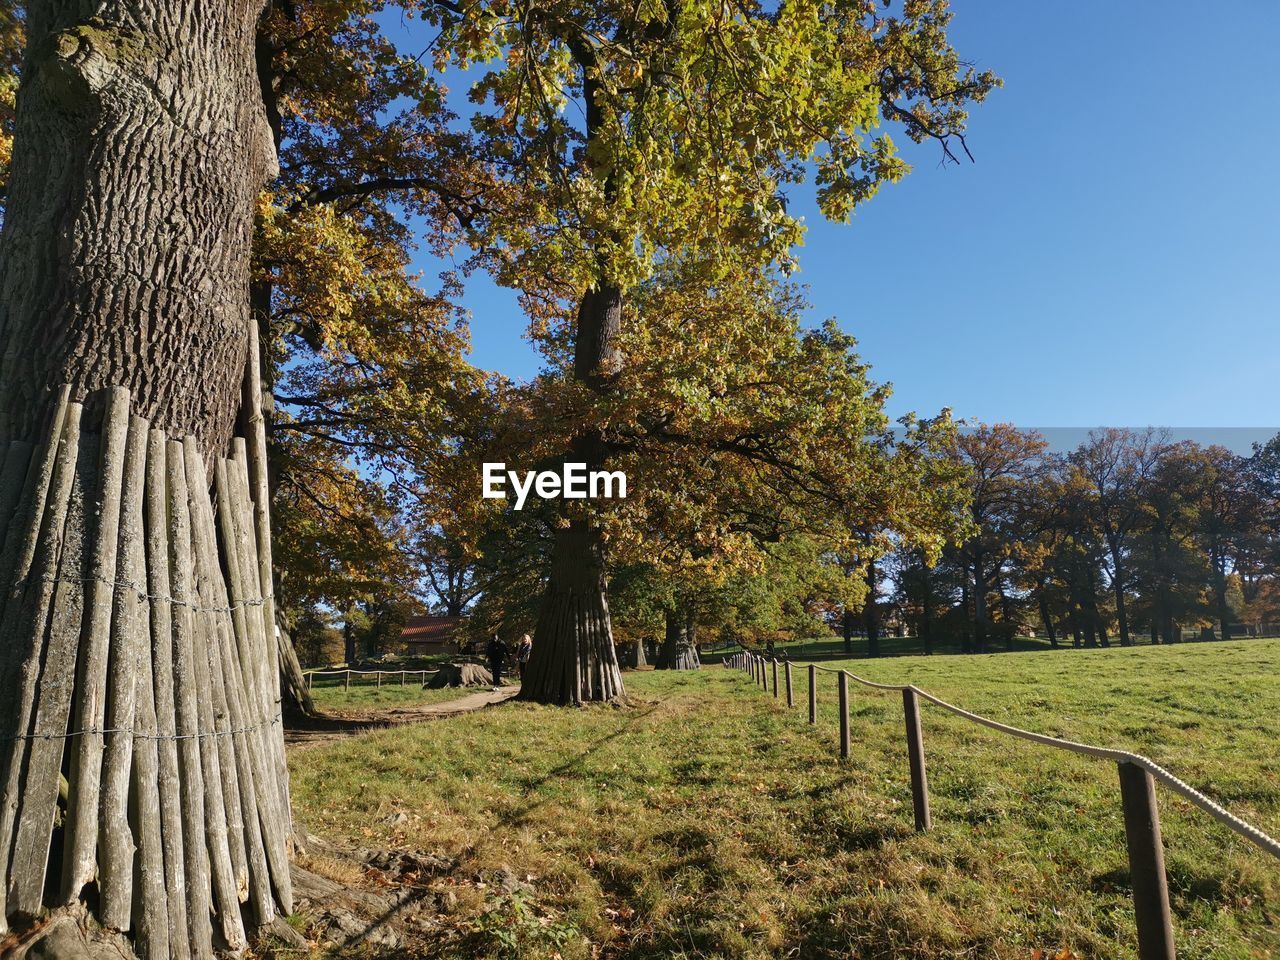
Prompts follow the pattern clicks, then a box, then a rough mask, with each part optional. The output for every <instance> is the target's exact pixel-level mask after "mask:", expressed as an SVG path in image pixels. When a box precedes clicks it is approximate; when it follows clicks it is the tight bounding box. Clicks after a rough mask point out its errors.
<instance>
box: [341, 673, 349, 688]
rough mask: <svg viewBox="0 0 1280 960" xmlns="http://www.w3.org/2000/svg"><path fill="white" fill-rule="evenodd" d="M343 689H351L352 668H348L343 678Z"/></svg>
mask: <svg viewBox="0 0 1280 960" xmlns="http://www.w3.org/2000/svg"><path fill="white" fill-rule="evenodd" d="M342 689H343V690H350V689H351V671H350V670H348V671H347V672H346V675H345V676H344V677H343V678H342Z"/></svg>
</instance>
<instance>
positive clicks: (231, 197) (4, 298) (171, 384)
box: [0, 0, 275, 454]
mask: <svg viewBox="0 0 1280 960" xmlns="http://www.w3.org/2000/svg"><path fill="white" fill-rule="evenodd" d="M260 9H261V4H260V3H250V2H248V0H232V2H227V3H219V4H202V3H197V2H195V0H181V2H166V3H160V2H157V0H140V2H137V3H130V4H121V3H105V4H104V3H89V2H85V0H82V2H78V3H76V2H72V3H54V2H51V0H32V2H31V3H29V4H28V15H27V35H28V37H29V38H30V42H29V43H28V49H27V57H26V62H25V64H24V67H23V82H22V87H21V90H20V92H19V96H18V108H17V125H16V131H15V149H14V155H13V163H12V170H11V174H10V181H9V191H8V198H7V203H8V206H7V209H6V211H5V224H4V237H3V240H2V241H0V243H2V245H3V247H2V249H3V258H4V259H3V263H4V272H3V276H2V277H0V343H3V345H4V350H3V352H2V353H0V436H5V437H9V438H11V439H17V438H21V439H26V440H33V439H36V438H37V437H38V436H39V435H40V434H41V432H42V431H43V429H44V428H45V426H46V425H47V424H48V421H49V410H50V407H51V405H52V401H53V399H54V398H55V397H56V395H57V391H58V388H59V387H60V386H61V385H63V384H69V385H70V386H71V394H72V399H73V400H81V399H84V398H86V397H87V396H88V395H89V394H90V393H91V392H94V391H96V390H99V389H101V388H103V387H108V386H123V387H125V388H127V389H128V390H129V391H130V394H131V397H132V401H133V404H134V410H135V412H136V413H137V414H138V415H140V416H143V417H146V418H147V419H148V420H150V421H151V422H152V423H153V424H155V425H156V426H157V427H159V428H161V429H164V430H165V431H167V432H168V433H169V434H170V435H171V436H187V435H190V436H194V437H195V438H196V440H197V442H198V443H199V445H200V448H201V449H202V450H203V451H204V452H205V453H206V454H209V453H212V452H220V453H221V452H225V451H226V447H227V443H228V442H229V441H230V439H231V434H232V430H233V428H234V426H235V422H236V417H237V415H238V413H239V411H240V403H241V378H242V374H243V371H244V369H245V359H246V358H245V351H246V349H247V345H248V337H247V335H246V325H247V319H248V289H249V240H250V232H251V229H252V223H253V209H254V201H255V198H256V197H257V194H258V191H259V189H260V188H261V186H262V185H263V184H264V183H265V182H266V180H267V179H268V178H269V175H270V174H271V173H272V172H273V169H274V163H275V151H274V148H273V145H272V140H271V135H270V131H269V129H268V127H267V123H266V119H265V114H264V111H263V108H262V98H261V92H260V87H259V84H258V79H257V76H256V72H255V68H254V54H253V46H254V37H255V26H256V20H257V15H258V12H259V11H260Z"/></svg>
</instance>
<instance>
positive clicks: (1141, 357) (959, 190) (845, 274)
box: [421, 0, 1280, 446]
mask: <svg viewBox="0 0 1280 960" xmlns="http://www.w3.org/2000/svg"><path fill="white" fill-rule="evenodd" d="M898 2H900V0H898ZM895 6H896V2H895ZM953 9H954V10H955V12H956V19H955V22H954V24H953V28H952V37H953V39H954V42H955V44H956V46H957V49H959V50H960V52H961V54H962V55H963V56H965V57H966V58H967V59H970V60H973V61H974V62H975V63H976V64H977V65H978V66H980V67H983V68H985V67H990V68H992V69H994V70H996V72H997V73H999V74H1000V76H1002V77H1003V78H1004V80H1005V87H1004V89H1002V90H1000V91H997V92H996V93H994V94H993V95H992V96H991V98H990V99H989V100H988V102H987V103H986V104H984V105H982V106H981V107H979V108H977V110H976V111H975V113H974V116H973V118H972V122H971V125H970V136H969V143H970V147H971V149H972V150H973V153H974V156H975V157H976V160H977V162H976V163H975V164H969V163H967V162H966V163H964V164H963V165H961V166H948V167H945V168H943V167H940V166H939V162H938V161H939V159H940V157H939V154H938V151H937V150H936V149H935V148H933V147H930V146H927V145H926V146H923V147H920V148H916V147H914V146H913V145H911V144H910V143H909V142H908V141H906V140H905V138H902V137H898V138H895V139H898V140H899V142H900V143H901V144H902V146H903V147H904V152H905V153H907V155H908V156H909V158H910V159H911V160H912V162H913V163H914V165H915V170H914V172H913V173H912V174H911V175H910V176H909V177H908V178H907V179H906V180H905V181H904V182H903V183H901V184H899V185H897V186H895V187H892V188H889V189H887V190H885V191H883V192H882V193H881V194H880V195H879V196H878V197H877V198H875V199H874V200H873V201H872V202H871V203H870V204H869V205H867V206H866V207H865V208H863V210H862V211H860V212H859V214H858V215H857V217H856V219H855V222H854V223H853V224H852V225H850V226H840V225H833V224H829V223H826V222H824V221H823V220H822V219H821V217H820V215H819V214H818V213H817V211H816V209H815V208H814V206H813V203H812V200H811V195H810V194H809V192H808V191H803V192H802V193H800V194H798V195H796V196H795V197H794V198H793V207H792V209H793V210H799V211H801V212H803V213H805V214H806V217H807V221H808V223H809V226H810V232H809V236H808V240H807V242H806V245H805V247H804V249H803V250H802V251H801V252H800V262H801V273H800V277H799V279H800V280H801V281H803V282H804V283H806V284H807V285H808V286H809V288H810V295H811V298H812V300H813V303H814V314H813V320H814V322H817V321H819V320H821V319H822V318H824V317H827V316H835V317H836V318H837V319H838V320H839V321H840V323H841V325H842V326H843V327H844V328H845V329H846V330H848V331H850V332H851V333H853V334H854V335H856V336H857V337H858V339H859V340H860V342H861V352H862V354H863V356H864V357H865V358H866V359H867V360H868V361H870V362H871V364H872V365H873V369H874V371H875V375H876V376H877V377H878V378H879V379H881V380H888V381H891V382H892V383H893V384H894V387H895V396H894V398H893V400H892V401H891V412H892V413H894V414H895V415H897V414H900V413H903V412H905V411H907V410H916V411H918V412H920V413H923V414H929V413H933V412H936V411H937V410H938V409H939V408H941V407H943V406H950V407H951V408H952V409H953V410H954V411H955V413H956V414H957V415H958V416H962V417H972V418H977V419H982V420H986V421H996V420H1007V421H1011V422H1014V423H1017V424H1019V425H1022V426H1027V427H1060V426H1093V425H1100V424H1107V425H1131V426H1140V425H1147V424H1157V425H1167V426H1174V427H1254V428H1259V427H1276V426H1280V415H1277V406H1278V404H1280V399H1278V397H1277V394H1278V392H1280V391H1278V387H1277V380H1278V379H1280V378H1278V377H1277V373H1278V372H1280V322H1278V321H1280V290H1278V289H1277V288H1278V287H1280V184H1278V182H1277V179H1276V170H1277V167H1278V160H1280V108H1278V107H1277V101H1278V100H1280V82H1278V81H1277V79H1276V73H1275V71H1274V64H1275V44H1276V42H1277V40H1278V39H1280V3H1278V2H1276V0H1245V2H1241V3H1236V4H1232V5H1230V6H1229V7H1220V6H1208V7H1206V6H1197V7H1192V6H1191V5H1190V4H1182V3H1176V4H1156V3H1133V4H1121V3H1102V2H1100V0H1087V2H1080V3H1073V4H1063V3H1044V2H1028V0H953ZM1193 14H1194V15H1193ZM421 266H422V267H423V268H424V269H425V270H427V271H428V273H431V272H434V268H433V266H432V265H431V263H430V262H429V261H426V260H425V259H424V261H423V262H422V264H421ZM465 300H466V304H467V306H468V307H470V309H471V310H472V312H473V326H472V333H473V339H474V353H473V357H472V359H473V360H474V362H476V363H477V364H479V365H480V366H483V367H487V368H490V369H496V370H500V371H502V372H504V373H506V374H509V375H511V376H515V377H521V378H523V377H528V376H530V375H531V374H532V373H534V372H535V371H536V370H537V368H538V358H537V356H536V354H535V353H534V351H533V350H532V348H531V347H530V345H529V344H528V343H527V341H525V340H524V339H523V336H522V334H523V330H524V325H525V322H524V319H523V317H522V316H521V315H520V311H519V308H518V306H517V305H516V302H515V298H514V296H512V295H511V294H510V293H509V292H507V291H503V290H498V289H495V288H494V287H493V286H492V285H491V284H490V283H488V281H487V280H485V279H484V278H479V277H477V278H473V280H472V282H471V284H470V286H469V288H468V291H467V294H466V297H465ZM1232 445H1233V446H1234V445H1236V444H1235V443H1233V444H1232Z"/></svg>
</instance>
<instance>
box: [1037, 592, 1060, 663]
mask: <svg viewBox="0 0 1280 960" xmlns="http://www.w3.org/2000/svg"><path fill="white" fill-rule="evenodd" d="M1038 593H1039V594H1040V596H1039V597H1038V598H1037V602H1038V604H1039V607H1040V622H1041V623H1043V624H1044V632H1045V636H1047V637H1048V638H1049V646H1050V647H1052V648H1053V649H1055V650H1056V649H1057V648H1058V635H1057V633H1055V632H1054V629H1053V616H1052V614H1050V613H1049V598H1048V597H1046V596H1045V595H1044V586H1043V585H1041V587H1040V590H1039V591H1038Z"/></svg>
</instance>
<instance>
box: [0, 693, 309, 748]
mask: <svg viewBox="0 0 1280 960" xmlns="http://www.w3.org/2000/svg"><path fill="white" fill-rule="evenodd" d="M277 702H279V701H277ZM283 722H284V721H283V718H281V717H272V718H271V719H269V720H264V721H261V722H259V723H254V724H250V725H249V726H245V727H234V728H232V729H230V730H206V731H199V732H196V733H176V734H159V733H143V732H142V731H140V730H137V729H136V728H131V727H90V728H88V729H87V730H70V731H68V732H66V733H15V734H6V735H4V736H0V742H3V743H13V742H14V741H17V740H70V739H72V738H73V737H86V736H103V737H105V736H107V735H108V734H113V733H127V734H132V737H133V739H134V740H165V741H172V740H212V739H215V738H217V737H233V736H235V735H236V734H240V733H254V732H256V731H258V730H265V729H266V728H267V727H273V726H276V725H277V724H281V723H283Z"/></svg>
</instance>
